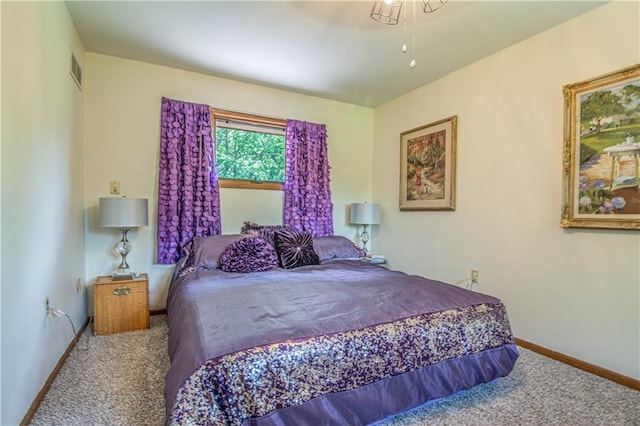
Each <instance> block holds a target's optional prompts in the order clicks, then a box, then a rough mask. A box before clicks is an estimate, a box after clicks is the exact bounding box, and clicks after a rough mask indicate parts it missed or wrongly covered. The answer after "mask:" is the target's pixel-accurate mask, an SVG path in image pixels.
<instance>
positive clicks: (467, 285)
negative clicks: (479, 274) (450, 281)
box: [455, 278, 474, 290]
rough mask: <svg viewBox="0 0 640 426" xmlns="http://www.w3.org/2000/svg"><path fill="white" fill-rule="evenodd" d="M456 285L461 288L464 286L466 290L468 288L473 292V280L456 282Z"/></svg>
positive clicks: (466, 279) (467, 279)
mask: <svg viewBox="0 0 640 426" xmlns="http://www.w3.org/2000/svg"><path fill="white" fill-rule="evenodd" d="M455 284H456V285H459V286H461V285H464V288H466V289H467V290H471V287H473V284H474V282H473V280H472V279H471V278H465V279H464V280H460V281H456V282H455Z"/></svg>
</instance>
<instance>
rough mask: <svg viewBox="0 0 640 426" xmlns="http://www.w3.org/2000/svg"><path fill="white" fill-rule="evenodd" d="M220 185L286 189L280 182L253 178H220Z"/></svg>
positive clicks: (273, 189)
mask: <svg viewBox="0 0 640 426" xmlns="http://www.w3.org/2000/svg"><path fill="white" fill-rule="evenodd" d="M218 186H219V187H220V188H235V189H262V190H271V191H282V190H284V184H282V183H279V182H256V181H251V180H236V179H218Z"/></svg>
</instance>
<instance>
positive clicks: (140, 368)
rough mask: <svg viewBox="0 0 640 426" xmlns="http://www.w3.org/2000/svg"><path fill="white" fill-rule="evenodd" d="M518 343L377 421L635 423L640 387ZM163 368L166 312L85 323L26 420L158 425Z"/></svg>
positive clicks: (413, 425)
mask: <svg viewBox="0 0 640 426" xmlns="http://www.w3.org/2000/svg"><path fill="white" fill-rule="evenodd" d="M518 349H519V351H520V358H519V359H518V362H517V364H516V366H515V368H514V370H513V372H512V373H511V374H510V375H509V376H508V377H504V378H500V379H498V380H494V381H493V382H491V383H487V384H484V385H480V386H477V387H475V388H473V389H471V390H468V391H464V392H460V393H458V394H456V395H453V396H450V397H447V398H443V399H440V400H437V401H433V402H430V403H428V404H425V405H423V406H421V407H419V408H417V409H415V410H413V411H411V412H408V413H404V414H401V415H398V416H395V417H392V418H388V419H384V420H382V421H380V422H378V423H377V425H384V426H418V425H442V426H445V425H451V426H454V425H455V426H459V425H474V426H475V425H478V426H481V425H564V426H569V425H571V426H578V425H603V426H605V425H606V426H610V425H611V426H613V425H616V426H618V425H619V426H623V425H629V426H640V392H638V391H635V390H633V389H629V388H627V387H624V386H621V385H618V384H616V383H614V382H611V381H608V380H605V379H602V378H600V377H598V376H595V375H593V374H590V373H587V372H584V371H582V370H579V369H576V368H574V367H571V366H569V365H566V364H563V363H560V362H558V361H554V360H552V359H550V358H546V357H544V356H542V355H539V354H537V353H535V352H532V351H529V350H527V349H524V348H518ZM168 368H169V358H168V355H167V321H166V316H164V315H157V316H152V317H151V326H150V328H149V330H143V331H134V332H129V333H120V334H114V335H109V336H94V335H93V334H92V333H91V331H90V330H89V329H87V330H85V331H84V333H83V335H82V336H81V338H80V339H79V340H78V343H77V344H76V346H75V348H74V349H73V350H72V352H71V353H70V355H69V357H68V358H67V361H66V362H65V364H64V366H63V367H62V369H61V370H60V373H59V374H58V376H57V377H56V379H55V380H54V382H53V385H52V387H51V389H50V390H49V392H48V393H47V395H46V396H45V397H44V399H43V401H42V404H41V405H40V407H39V408H38V410H37V412H36V413H35V415H34V417H33V419H32V421H31V423H30V424H32V425H64V426H75V425H78V426H80V425H82V426H85V425H105V426H106V425H140V426H144V425H150V426H160V425H163V423H164V396H163V390H164V377H165V374H166V372H167V370H168ZM320 423H321V419H319V424H320Z"/></svg>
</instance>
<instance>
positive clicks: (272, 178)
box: [216, 122, 285, 183]
mask: <svg viewBox="0 0 640 426" xmlns="http://www.w3.org/2000/svg"><path fill="white" fill-rule="evenodd" d="M227 125H228V123H227V122H216V164H217V168H218V178H220V179H240V180H249V181H253V182H280V183H282V182H284V157H285V137H284V132H283V131H277V130H271V129H269V130H265V131H261V130H260V128H259V127H258V126H256V130H245V129H239V128H233V127H227ZM236 127H237V126H236Z"/></svg>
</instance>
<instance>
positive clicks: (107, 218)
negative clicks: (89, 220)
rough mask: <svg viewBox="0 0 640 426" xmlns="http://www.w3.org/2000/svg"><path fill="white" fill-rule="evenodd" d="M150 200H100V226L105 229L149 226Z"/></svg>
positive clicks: (110, 198)
mask: <svg viewBox="0 0 640 426" xmlns="http://www.w3.org/2000/svg"><path fill="white" fill-rule="evenodd" d="M148 201H149V200H147V199H146V198H126V197H105V198H100V214H99V220H98V225H99V226H102V227H104V228H135V227H138V226H148V225H149V202H148Z"/></svg>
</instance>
